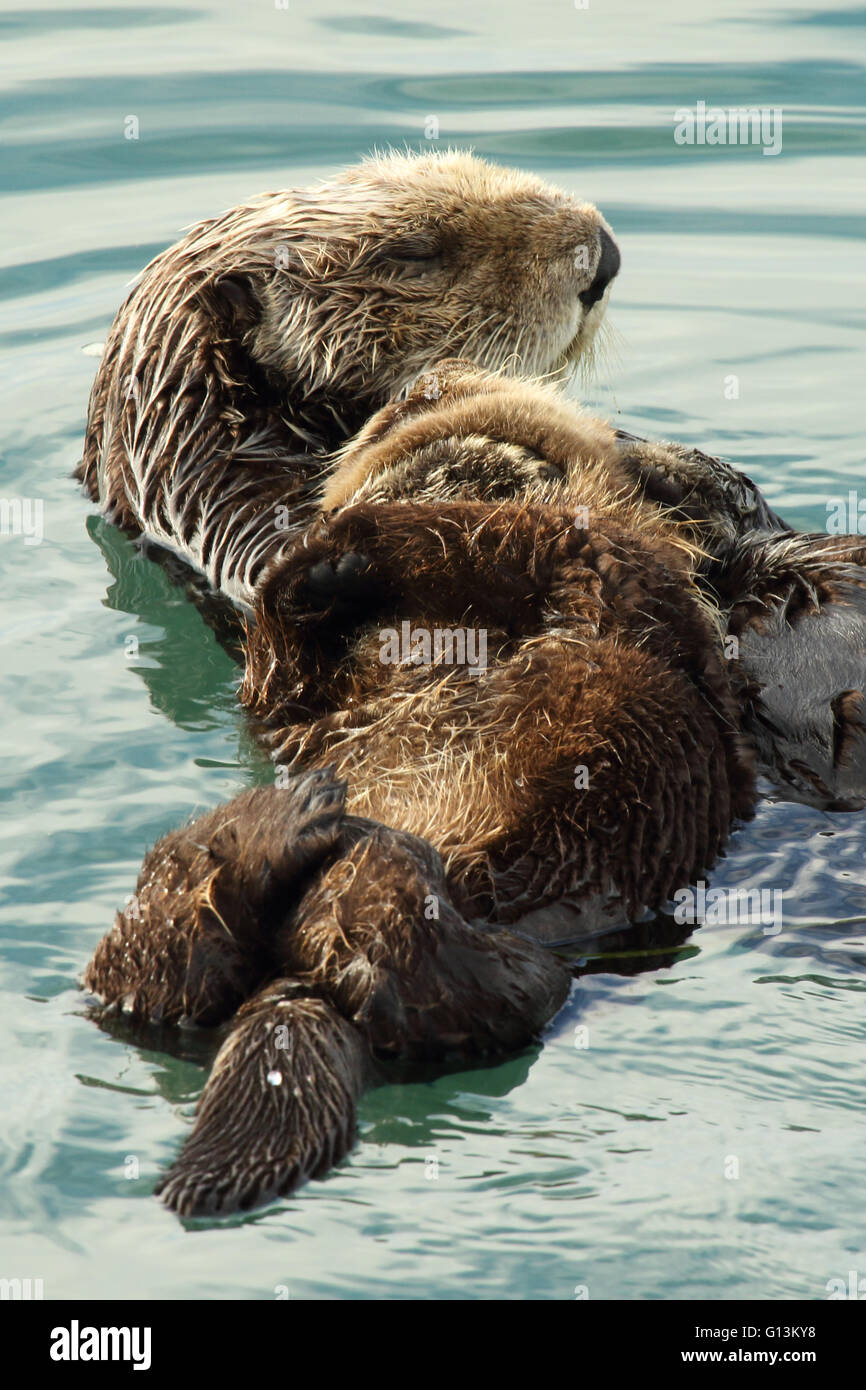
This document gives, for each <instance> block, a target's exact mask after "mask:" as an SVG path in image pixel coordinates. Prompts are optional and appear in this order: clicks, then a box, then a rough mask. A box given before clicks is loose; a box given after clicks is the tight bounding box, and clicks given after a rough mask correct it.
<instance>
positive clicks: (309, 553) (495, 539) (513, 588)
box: [242, 502, 598, 724]
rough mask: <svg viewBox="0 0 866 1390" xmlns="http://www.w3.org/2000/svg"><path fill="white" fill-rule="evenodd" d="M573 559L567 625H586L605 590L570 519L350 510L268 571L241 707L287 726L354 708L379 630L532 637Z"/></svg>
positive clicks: (470, 505) (462, 508) (467, 506)
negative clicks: (361, 651) (369, 636)
mask: <svg viewBox="0 0 866 1390" xmlns="http://www.w3.org/2000/svg"><path fill="white" fill-rule="evenodd" d="M566 552H567V554H566ZM564 558H565V560H566V561H567V569H568V584H567V585H564V586H563V587H564V590H565V589H568V590H569V592H570V594H571V595H572V597H570V598H569V597H564V598H563V603H562V605H561V608H562V611H561V613H560V621H561V622H564V623H572V622H574V623H586V622H587V621H591V620H592V619H591V615H592V614H593V613H594V610H595V608H596V607H597V603H596V600H595V597H594V592H595V590H596V589H597V587H598V584H597V580H596V579H595V576H594V575H593V574H591V572H590V571H589V570H588V569H587V566H586V563H585V562H584V560H583V559H582V558H581V543H580V540H579V536H578V533H577V532H576V531H575V529H574V527H573V525H572V521H571V518H569V517H567V516H561V515H559V514H558V513H556V512H553V511H550V510H546V511H544V512H540V513H539V515H538V516H537V517H535V518H534V519H533V518H530V519H529V521H528V522H527V513H526V509H525V508H524V507H523V506H521V504H520V503H513V502H512V503H504V504H502V505H501V506H498V507H490V506H488V505H486V504H484V503H478V502H452V503H449V504H447V505H443V506H440V507H436V508H432V507H430V506H426V505H415V504H413V503H408V502H402V503H401V502H397V503H390V504H380V505H368V504H363V505H360V504H359V505H357V506H352V507H347V508H346V509H345V510H344V511H342V512H338V513H335V514H333V515H332V516H329V517H328V518H325V519H322V520H321V521H319V522H318V523H317V524H316V525H315V526H313V527H311V528H310V530H309V531H308V532H307V533H306V534H305V536H304V538H303V541H302V542H300V543H299V544H298V545H296V546H295V547H294V548H293V550H292V552H291V554H290V555H289V556H288V557H286V558H285V559H284V560H282V561H281V562H280V563H279V564H278V565H276V566H274V567H273V568H272V569H271V570H270V571H269V573H268V576H267V578H266V580H265V582H264V584H263V585H262V588H261V590H260V592H259V594H258V596H257V601H256V620H255V623H254V624H253V625H251V626H250V627H249V628H248V632H247V647H246V674H245V679H244V686H243V691H242V699H243V701H244V703H245V704H247V705H248V706H249V707H250V708H252V709H254V710H257V711H259V712H260V713H261V714H262V715H263V716H264V717H266V718H267V719H269V720H271V721H273V722H279V723H281V724H291V723H296V722H298V721H299V720H309V719H310V718H315V717H317V716H320V715H321V714H323V713H325V712H327V711H329V710H333V709H335V708H343V707H347V706H348V705H349V704H350V703H351V701H352V700H353V699H354V698H355V696H356V694H357V692H356V690H355V688H354V684H353V680H354V675H353V660H354V655H355V654H354V652H353V644H354V642H355V639H356V637H357V635H358V634H359V632H360V631H361V630H362V629H363V628H365V627H367V628H369V627H370V626H371V625H373V624H375V623H377V622H378V623H381V624H383V625H387V626H393V625H394V624H395V623H398V624H399V622H400V621H402V620H404V619H412V620H415V621H418V622H420V623H424V622H427V623H429V624H430V625H431V626H434V627H439V626H442V625H443V624H444V625H445V626H457V627H483V628H486V629H493V630H494V631H497V632H501V633H503V634H505V635H506V636H507V637H509V638H510V637H519V636H521V635H523V634H527V633H530V632H532V631H533V630H536V629H537V628H538V626H539V623H540V622H541V617H542V612H543V606H544V601H545V596H546V594H547V592H548V591H549V589H550V586H551V584H552V583H553V582H554V579H555V578H556V576H557V575H558V574H560V573H561V572H562V566H563V559H564ZM566 610H567V611H566ZM350 697H351V698H350Z"/></svg>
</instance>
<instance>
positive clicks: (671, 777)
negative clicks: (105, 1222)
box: [86, 361, 866, 1214]
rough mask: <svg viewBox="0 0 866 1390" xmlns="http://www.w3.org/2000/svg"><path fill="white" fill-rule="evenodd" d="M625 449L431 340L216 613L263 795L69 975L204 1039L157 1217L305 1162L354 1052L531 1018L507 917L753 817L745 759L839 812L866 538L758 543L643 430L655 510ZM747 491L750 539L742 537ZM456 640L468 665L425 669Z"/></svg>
mask: <svg viewBox="0 0 866 1390" xmlns="http://www.w3.org/2000/svg"><path fill="white" fill-rule="evenodd" d="M654 447H655V446H646V448H647V449H652V448H654ZM643 457H645V453H643V452H642V451H641V450H640V449H638V450H635V449H634V446H633V444H632V443H628V445H627V447H626V448H624V447H623V441H622V440H620V439H618V438H617V436H616V435H615V433H614V432H612V431H611V430H610V429H609V428H608V427H607V426H606V425H604V423H603V422H599V421H597V420H594V419H592V418H590V417H587V416H585V415H583V414H582V413H581V412H579V411H577V410H576V409H573V408H570V407H568V406H566V405H564V403H563V402H562V401H561V399H560V398H559V397H558V396H557V395H556V393H555V392H552V391H551V390H550V389H549V388H546V387H542V386H538V385H532V384H531V383H527V382H516V381H513V380H510V379H507V378H503V377H502V376H501V375H498V374H495V373H491V372H488V371H484V370H482V369H479V368H477V367H475V366H473V365H472V364H470V363H466V362H460V361H445V362H442V363H439V364H437V365H436V366H435V367H434V368H433V369H432V371H431V372H429V373H425V374H423V375H422V377H421V378H420V379H419V380H418V381H417V382H416V383H415V385H414V386H413V387H412V388H411V389H410V390H409V391H407V392H405V393H403V395H402V396H401V398H400V399H399V400H395V401H392V402H390V403H389V404H388V405H386V406H385V407H384V408H383V409H382V410H381V411H379V412H378V413H377V414H376V415H374V416H373V418H372V419H371V420H370V421H369V422H368V423H367V425H366V426H365V427H364V429H363V430H362V431H361V432H360V434H359V435H358V436H357V437H356V439H355V440H353V441H351V442H350V443H349V444H348V445H347V446H346V447H345V448H344V449H343V450H342V452H341V453H340V455H339V456H338V457H337V459H336V460H335V461H334V464H333V466H332V470H331V472H330V474H329V476H328V477H327V479H326V481H325V485H324V488H323V493H322V495H323V498H324V502H325V505H326V507H327V508H328V510H326V511H324V512H323V514H322V515H321V517H320V518H319V520H318V521H317V522H315V523H314V524H312V525H311V526H309V527H308V528H307V530H306V532H305V533H304V535H303V536H302V538H300V539H299V540H298V541H297V543H296V544H295V545H294V546H293V547H292V548H291V549H290V550H289V551H288V552H287V553H286V554H285V555H284V556H283V557H281V558H280V559H278V560H277V561H275V562H272V563H271V565H270V566H269V567H268V569H267V571H266V573H265V575H264V577H263V580H262V582H261V583H260V586H259V590H258V593H257V595H256V614H255V621H254V622H252V623H251V624H250V625H249V630H248V636H247V652H246V679H245V686H244V698H245V701H246V703H247V704H248V705H249V707H250V708H251V710H252V711H253V712H254V714H255V716H256V717H257V719H259V720H260V721H261V722H262V724H263V725H264V726H265V729H266V731H267V734H268V737H269V740H270V741H271V743H272V746H273V747H274V749H275V753H276V756H277V758H278V759H279V762H280V766H279V768H278V784H277V785H275V786H273V787H271V788H263V789H259V790H257V791H254V792H249V793H246V794H245V795H244V796H242V797H240V798H237V799H236V800H235V801H233V802H231V803H229V804H228V805H227V806H224V807H219V808H217V810H216V811H214V812H211V813H210V814H209V815H208V816H205V817H202V818H200V819H199V820H198V821H196V822H193V824H192V825H191V826H188V827H186V828H185V829H182V830H180V831H176V832H173V833H172V834H170V835H169V836H167V837H165V838H164V839H163V840H162V841H160V842H159V844H158V845H157V846H156V847H155V848H154V850H153V851H152V852H151V853H150V854H149V855H148V857H147V859H146V860H145V864H144V866H143V869H142V873H141V876H140V879H139V884H138V889H137V893H136V896H135V898H134V899H133V903H132V905H131V907H130V908H128V909H126V911H125V912H124V913H123V914H120V915H119V916H118V919H117V922H116V924H115V927H114V929H113V930H112V932H110V933H109V935H108V936H107V937H106V938H105V940H104V941H103V942H102V944H101V945H100V947H99V948H98V949H97V952H96V954H95V956H94V959H93V961H92V962H91V965H90V967H89V969H88V973H87V977H86V983H87V985H88V987H89V988H90V989H91V990H93V991H94V992H95V993H96V994H98V995H100V996H101V998H102V1000H103V1002H104V1004H105V1005H107V1006H108V1007H109V1008H110V1009H123V1010H125V1011H126V1012H127V1013H129V1014H130V1015H131V1016H132V1018H133V1019H134V1020H136V1021H140V1022H147V1021H153V1020H158V1021H161V1022H165V1023H176V1022H180V1021H182V1020H192V1021H195V1022H199V1023H204V1024H208V1025H212V1026H213V1025H220V1026H227V1027H228V1029H229V1031H228V1034H227V1037H226V1040H225V1042H224V1043H223V1046H222V1047H221V1049H220V1051H219V1053H218V1055H217V1059H216V1062H215V1065H214V1069H213V1072H212V1075H211V1078H210V1080H209V1081H208V1084H207V1086H206V1088H205V1091H204V1094H203V1096H202V1100H201V1102H200V1105H199V1109H198V1112H197V1117H196V1122H195V1125H194V1128H193V1131H192V1134H191V1136H190V1138H189V1140H188V1142H187V1144H186V1145H185V1146H184V1148H183V1150H182V1152H181V1154H180V1156H179V1158H178V1160H177V1162H176V1163H175V1164H174V1165H173V1167H172V1169H171V1170H170V1171H169V1173H168V1174H167V1175H166V1178H165V1179H164V1181H163V1183H162V1184H161V1190H162V1195H163V1198H164V1200H165V1201H166V1202H167V1203H168V1205H169V1206H171V1207H172V1208H173V1209H175V1210H177V1211H178V1212H180V1213H183V1214H195V1213H209V1212H212V1213H218V1212H223V1211H230V1210H233V1209H236V1208H239V1207H240V1208H243V1207H247V1206H250V1205H253V1204H255V1203H257V1202H259V1201H262V1200H265V1199H267V1198H268V1197H271V1196H275V1195H278V1194H280V1193H285V1192H289V1191H291V1190H293V1189H294V1188H295V1187H296V1186H297V1185H298V1184H299V1183H300V1182H302V1181H303V1180H304V1179H305V1178H307V1177H310V1176H313V1175H316V1174H320V1173H322V1172H324V1171H326V1169H327V1168H328V1167H329V1166H330V1164H332V1163H333V1162H335V1161H336V1160H337V1159H338V1158H339V1157H340V1156H341V1155H342V1154H343V1153H345V1152H346V1151H347V1149H348V1147H349V1146H350V1144H351V1141H352V1135H353V1132H354V1117H355V1111H356V1105H357V1099H358V1096H359V1094H360V1092H361V1090H362V1088H363V1086H364V1084H365V1080H366V1078H367V1076H368V1074H369V1069H370V1066H371V1065H372V1063H373V1062H374V1061H375V1060H376V1059H381V1058H388V1057H395V1056H396V1057H406V1056H408V1057H414V1058H444V1057H447V1056H449V1055H457V1056H460V1055H468V1056H477V1055H481V1054H485V1053H491V1052H497V1051H504V1050H508V1049H511V1048H515V1047H519V1046H521V1045H523V1044H524V1043H525V1042H527V1041H528V1040H529V1039H530V1038H531V1037H533V1036H534V1035H536V1034H537V1032H538V1030H539V1029H540V1028H541V1027H543V1025H544V1024H545V1022H546V1021H547V1020H548V1019H549V1018H551V1017H552V1016H553V1014H554V1013H555V1012H556V1011H557V1009H558V1008H559V1007H560V1005H561V1003H562V1001H563V999H564V998H565V995H566V993H567V990H568V979H569V975H568V971H567V969H566V967H565V966H564V965H563V963H562V962H561V961H560V960H559V959H558V958H557V957H556V956H555V955H552V954H550V953H549V951H547V950H545V949H544V946H543V945H540V944H538V943H539V941H541V942H548V943H550V942H556V941H565V940H572V941H575V940H577V941H580V940H585V939H586V938H587V937H590V936H592V935H593V934H595V933H596V932H598V931H599V930H603V929H605V928H606V927H609V926H610V925H611V924H613V923H619V922H622V921H623V920H629V919H631V920H634V919H635V918H636V917H638V916H639V914H640V913H641V912H642V910H643V909H644V908H645V907H648V906H650V907H651V906H655V905H658V904H659V903H662V902H664V900H665V899H666V898H667V897H668V896H669V895H670V894H671V893H672V892H673V891H675V890H676V888H677V887H680V886H684V885H686V884H688V883H689V882H690V881H692V880H693V879H694V878H695V877H697V876H699V875H700V874H701V873H703V872H704V871H705V870H706V869H707V868H708V867H709V866H710V865H711V864H712V862H713V860H714V858H715V857H716V855H717V854H718V852H719V850H720V849H721V847H722V846H723V844H724V842H725V840H726V838H727V836H728V834H729V831H730V828H731V825H732V824H733V822H734V821H735V819H736V818H738V817H746V816H748V815H749V814H750V812H751V809H752V806H753V803H754V798H755V790H754V782H753V768H752V761H753V756H752V755H753V749H754V748H757V751H758V752H759V754H760V755H761V758H762V762H772V761H773V759H775V760H776V762H777V763H779V764H780V765H781V766H782V768H783V770H784V772H785V773H786V775H787V774H790V775H791V776H792V778H794V779H797V781H798V788H800V789H802V788H803V787H805V789H806V792H807V793H808V794H810V795H811V796H812V798H813V799H816V800H817V801H818V803H819V804H826V805H830V806H845V807H851V806H855V805H858V804H862V798H863V793H864V791H866V756H864V752H866V739H864V735H866V728H864V725H863V723H862V720H861V713H860V712H861V708H862V691H863V689H864V687H866V670H864V665H866V660H864V658H866V641H864V634H866V568H864V561H866V548H864V547H863V546H862V545H861V544H858V543H857V541H856V538H846V539H844V540H840V541H838V542H835V541H834V542H830V541H829V540H828V538H826V537H824V538H808V537H794V536H792V535H790V534H789V533H788V532H787V531H786V530H785V529H784V523H781V522H779V521H778V518H775V517H774V516H773V515H772V514H771V513H770V512H769V509H766V512H764V511H762V507H763V506H764V505H765V504H763V501H762V499H761V498H760V494H757V493H756V492H755V491H754V490H752V485H750V484H748V483H747V481H744V482H742V483H739V482H738V483H737V487H736V489H734V493H733V496H734V501H733V502H731V501H730V499H731V497H732V491H731V488H730V486H729V482H730V480H729V479H728V478H727V476H726V475H725V473H724V472H722V474H721V475H719V474H718V472H717V471H716V466H715V463H714V461H709V464H710V467H709V468H708V469H707V468H705V467H704V465H702V463H701V458H702V456H700V455H698V456H697V457H695V456H694V455H690V454H686V453H685V452H684V451H677V450H676V449H674V448H672V449H671V450H670V452H669V453H668V454H667V455H666V462H665V464H664V469H665V471H666V473H667V476H668V478H669V480H670V481H669V483H668V485H667V489H666V493H665V500H664V501H660V500H659V498H658V496H657V493H658V482H657V473H656V470H655V469H651V470H647V471H643V472H642V471H641V465H640V459H641V458H643ZM722 467H723V466H722ZM648 480H649V481H648ZM708 502H711V503H712V505H707V503H708ZM744 504H745V505H744ZM748 506H754V509H755V512H756V515H760V516H761V517H762V519H763V520H764V522H765V526H766V529H765V530H764V531H763V532H756V533H755V534H754V535H753V536H750V537H746V538H743V537H742V536H740V535H739V534H738V531H739V527H740V525H741V521H742V516H743V513H744V510H745V509H746V508H747V507H748ZM817 615H821V617H822V618H824V619H826V618H827V617H828V616H829V618H830V622H829V627H828V628H827V629H826V630H827V631H828V632H829V631H832V634H833V635H834V640H835V641H836V642H837V645H838V644H839V643H841V647H840V651H844V653H845V654H846V659H847V661H848V666H847V667H846V671H845V682H846V683H845V688H844V689H839V688H837V685H835V684H834V679H833V677H834V675H835V674H837V673H838V666H837V658H838V656H839V655H840V651H836V650H835V649H834V650H832V651H830V656H829V661H828V663H825V665H824V666H823V667H822V666H821V665H820V663H818V667H819V670H820V672H821V681H822V682H823V683H824V684H826V686H827V689H826V691H824V690H823V688H822V692H820V694H821V698H813V696H814V694H815V690H816V685H815V680H814V672H812V671H809V672H807V671H806V670H805V668H804V666H803V663H802V662H801V663H800V669H799V670H798V671H797V679H796V681H794V682H791V683H790V684H788V685H786V683H785V681H784V680H779V679H778V677H779V674H780V663H779V662H778V658H777V655H776V654H777V653H780V652H781V653H783V654H784V652H786V651H796V650H797V648H798V632H799V631H801V629H799V628H798V624H799V623H801V622H806V621H815V620H816V617H817ZM858 625H859V626H858ZM404 626H405V627H408V629H409V646H408V650H405V649H404V650H402V651H398V652H397V653H396V656H395V653H394V652H393V650H392V646H391V644H392V641H393V638H394V636H396V634H397V632H398V630H401V629H403V627H404ZM482 632H483V634H484V638H485V647H486V652H485V658H486V659H485V660H484V662H479V661H475V662H468V661H467V660H465V655H466V651H467V644H466V643H465V642H464V648H463V651H464V659H463V660H462V661H461V660H459V659H458V660H457V661H456V662H454V661H453V659H452V654H453V641H454V639H455V638H459V636H460V634H461V633H462V634H463V636H464V638H465V637H466V636H467V634H473V633H474V634H476V635H479V634H480V633H482ZM413 633H414V634H415V636H414V638H413V636H412V634H413ZM858 634H859V636H858ZM446 635H447V636H448V638H449V640H450V642H451V645H450V646H449V645H448V644H447V643H445V642H444V641H442V642H440V643H439V648H438V654H437V638H443V639H444V637H445V636H446ZM732 637H733V638H736V641H737V647H738V649H736V650H729V649H728V645H727V644H728V641H729V639H731V638H732ZM425 638H426V639H428V640H427V642H426V643H425ZM386 639H387V641H386ZM813 640H814V639H813ZM831 645H832V644H831ZM386 650H387V652H388V655H387V657H386V656H385V653H386ZM458 651H459V646H458ZM766 653H769V661H768V660H767V659H766V656H765V655H762V654H766ZM762 663H763V664H762ZM774 663H775V670H774V672H772V671H771V668H772V667H773V666H774ZM813 665H814V663H813ZM772 674H775V677H776V679H771V675H772ZM806 674H808V676H809V679H808V680H805V679H803V677H804V675H806ZM780 691H782V692H784V694H783V696H782V697H780V694H779V692H780ZM825 696H826V699H825V698H824V697H825ZM825 710H826V712H827V713H829V715H830V716H831V717H830V719H829V720H828V719H826V718H825V717H824V714H825ZM780 713H782V714H783V716H784V717H783V719H781V720H778V721H777V723H776V724H775V725H774V723H773V717H774V715H777V716H778V715H779V714H780ZM786 736H787V737H788V741H787V742H786V741H785V740H786ZM804 769H805V770H804ZM821 798H823V800H821Z"/></svg>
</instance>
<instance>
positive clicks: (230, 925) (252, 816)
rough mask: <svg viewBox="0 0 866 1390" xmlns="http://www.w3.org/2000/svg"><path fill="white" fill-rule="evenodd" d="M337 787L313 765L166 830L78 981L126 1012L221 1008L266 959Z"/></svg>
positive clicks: (335, 823)
mask: <svg viewBox="0 0 866 1390" xmlns="http://www.w3.org/2000/svg"><path fill="white" fill-rule="evenodd" d="M345 794H346V787H345V783H342V782H337V781H335V780H334V778H333V777H332V775H331V774H330V773H329V772H326V771H319V772H312V773H308V774H306V775H304V776H298V777H295V778H293V779H292V780H291V782H290V783H289V785H288V787H287V788H285V789H284V790H282V789H280V790H278V789H276V788H258V789H255V790H253V791H250V792H247V793H245V794H244V795H243V796H240V797H238V798H237V799H236V800H235V801H233V802H230V803H229V804H228V805H226V806H219V807H217V809H216V810H214V811H212V812H210V813H209V814H208V815H205V816H202V817H200V818H199V819H198V820H196V821H193V822H192V824H190V825H188V826H185V827H183V829H181V830H175V831H172V832H171V833H170V834H168V835H166V836H165V837H164V838H163V839H162V840H160V841H159V842H158V843H157V844H156V845H155V846H154V848H153V849H152V850H151V852H150V853H149V854H148V855H147V857H146V859H145V861H144V864H143V866H142V870H141V873H140V875H139V879H138V885H137V888H136V892H135V896H134V897H133V898H132V900H131V902H130V903H129V904H128V905H127V907H126V908H125V909H124V911H123V912H122V913H118V915H117V919H116V921H115V924H114V926H113V928H112V930H111V931H110V932H109V933H108V935H107V936H105V937H104V938H103V940H102V941H101V942H100V944H99V946H98V947H97V949H96V952H95V954H94V956H93V959H92V960H91V962H90V964H89V965H88V967H87V970H86V972H85V976H84V984H85V987H86V988H87V989H89V990H92V991H93V993H94V994H97V995H99V996H100V997H101V999H102V1000H103V1002H104V1003H105V1004H106V1005H107V1006H109V1007H114V1008H121V1009H123V1010H124V1012H126V1013H129V1014H130V1015H131V1016H132V1018H133V1020H134V1021H136V1022H144V1021H148V1020H149V1021H153V1022H162V1023H169V1024H174V1023H178V1022H180V1021H181V1020H182V1019H183V1020H189V1021H192V1022H195V1023H200V1024H205V1025H209V1026H213V1025H215V1024H218V1023H221V1022H222V1021H223V1020H224V1019H226V1018H228V1017H230V1015H231V1014H232V1013H233V1012H234V1010H235V1009H236V1008H237V1007H238V1005H239V1004H241V1003H242V1002H243V1001H244V999H246V998H247V997H248V996H249V994H250V992H251V990H252V989H254V988H255V986H256V985H257V984H258V983H259V981H260V980H261V979H262V978H264V976H265V975H266V974H267V973H268V972H269V971H272V970H273V954H272V952H273V943H272V937H273V934H274V931H275V930H276V927H277V926H278V925H279V923H280V922H281V920H282V917H283V915H284V914H285V913H286V911H288V910H289V908H290V907H291V904H292V901H293V899H294V898H295V897H297V895H298V894H299V893H300V892H301V891H302V889H303V886H304V884H305V882H306V875H307V873H308V872H309V871H310V870H312V869H314V868H315V867H317V866H318V865H319V864H320V863H321V862H322V860H323V859H324V857H325V856H326V855H327V854H328V852H329V851H330V850H331V848H332V846H333V845H334V843H335V841H336V839H337V836H338V833H339V828H340V823H341V820H342V816H343V805H344V801H345Z"/></svg>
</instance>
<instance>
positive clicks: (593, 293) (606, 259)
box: [578, 227, 620, 309]
mask: <svg viewBox="0 0 866 1390" xmlns="http://www.w3.org/2000/svg"><path fill="white" fill-rule="evenodd" d="M598 236H599V241H600V242H601V256H600V257H599V262H598V270H597V271H596V272H595V279H594V280H593V282H592V284H591V285H590V287H589V289H588V290H584V291H583V293H582V294H579V295H578V299H579V300H580V302H581V304H583V305H584V306H585V308H587V309H591V308H592V306H593V304H597V303H598V301H599V300H600V299H601V297H602V295H603V294H604V292H605V290H606V289H607V287H608V285H609V284H610V282H611V280H612V279H613V277H614V276H615V275H616V274H617V273H618V272H619V267H620V254H619V247H618V246H617V244H616V242H615V241H614V239H613V237H612V236H611V235H610V233H609V232H606V231H605V230H604V227H602V229H601V231H600V232H599V234H598Z"/></svg>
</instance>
